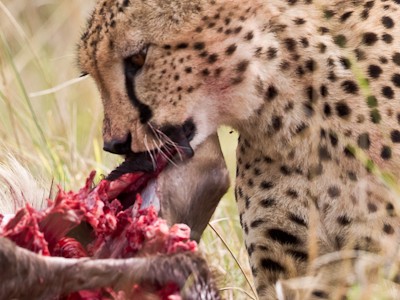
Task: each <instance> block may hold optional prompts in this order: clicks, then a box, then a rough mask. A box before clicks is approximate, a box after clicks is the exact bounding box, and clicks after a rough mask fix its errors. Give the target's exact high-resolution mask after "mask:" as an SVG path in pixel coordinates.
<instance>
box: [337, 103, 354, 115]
mask: <svg viewBox="0 0 400 300" xmlns="http://www.w3.org/2000/svg"><path fill="white" fill-rule="evenodd" d="M336 112H337V114H338V116H339V117H341V118H346V117H348V116H349V115H350V114H351V109H350V107H349V106H348V105H347V103H345V102H342V101H341V102H338V103H336Z"/></svg>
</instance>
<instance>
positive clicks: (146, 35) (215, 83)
mask: <svg viewBox="0 0 400 300" xmlns="http://www.w3.org/2000/svg"><path fill="white" fill-rule="evenodd" d="M260 2H262V1H260ZM257 3H258V1H243V0H229V1H228V0H219V1H214V0H195V1H193V0H190V1H189V0H185V1H177V0H130V1H129V0H101V1H99V2H98V3H97V6H96V8H95V10H94V12H93V14H92V16H91V18H90V20H89V22H88V28H87V29H86V31H85V33H84V34H83V36H82V38H81V41H80V44H79V52H78V57H79V59H78V60H79V65H80V67H81V69H82V71H83V72H84V73H87V74H90V75H91V76H92V77H93V79H94V80H95V82H96V84H97V86H98V89H99V91H100V93H101V98H102V101H103V106H104V127H103V136H104V145H105V150H108V151H111V152H115V153H119V154H125V153H126V152H127V151H133V152H142V151H146V150H149V149H155V148H157V147H159V146H160V145H161V146H162V144H165V143H168V139H172V140H173V142H175V143H176V144H178V145H180V146H182V147H184V148H186V149H189V148H190V149H191V147H192V148H196V147H197V146H198V145H200V144H201V143H202V142H203V141H204V140H205V139H206V138H207V136H209V135H210V134H212V133H214V132H215V131H216V130H217V128H218V127H219V126H220V125H222V124H226V125H230V126H234V127H235V126H239V125H240V123H241V122H243V121H244V120H246V119H247V118H248V117H249V116H251V115H252V114H254V113H255V111H256V110H257V109H258V108H259V107H260V105H261V104H262V97H260V93H261V92H262V90H263V88H262V82H263V81H265V77H266V76H271V74H268V72H266V70H265V69H263V68H261V67H260V66H261V65H262V61H263V60H265V58H264V57H262V55H261V54H262V53H263V52H264V53H265V51H266V47H264V46H265V45H264V44H263V43H264V41H265V40H266V39H267V38H266V37H265V34H263V32H264V31H265V27H266V26H267V24H265V23H264V22H265V20H264V19H263V18H262V17H260V18H257V14H258V13H260V12H259V9H260V7H261V4H257ZM270 44H271V39H270V41H269V45H270ZM189 141H190V145H189ZM187 152H188V153H190V150H188V151H187Z"/></svg>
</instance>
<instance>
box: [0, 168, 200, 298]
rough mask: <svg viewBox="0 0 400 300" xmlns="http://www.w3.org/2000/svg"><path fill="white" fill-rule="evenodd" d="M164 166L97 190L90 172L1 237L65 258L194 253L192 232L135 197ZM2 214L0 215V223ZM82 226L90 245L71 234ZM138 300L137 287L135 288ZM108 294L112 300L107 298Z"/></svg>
mask: <svg viewBox="0 0 400 300" xmlns="http://www.w3.org/2000/svg"><path fill="white" fill-rule="evenodd" d="M163 164H164V166H165V164H166V162H165V161H164V162H163V161H161V164H158V166H159V168H158V169H157V170H155V171H154V172H152V173H145V172H136V173H127V174H123V175H122V176H120V177H118V178H117V179H116V180H113V181H109V180H102V181H101V182H100V183H99V184H98V185H97V186H96V187H95V188H92V186H93V179H94V176H95V173H94V172H92V174H91V175H90V177H89V178H88V179H87V181H86V184H85V186H84V187H83V188H82V189H81V190H80V191H78V192H77V193H75V192H65V191H63V190H62V189H61V188H59V192H58V194H57V196H56V198H55V199H54V201H51V200H49V201H48V208H46V209H44V210H42V211H37V210H35V209H33V208H32V207H30V206H29V205H27V206H26V207H25V208H23V209H21V210H20V211H18V212H17V213H16V215H15V217H14V218H13V219H11V220H10V221H9V222H8V223H7V224H6V225H4V226H3V227H1V228H0V237H7V238H9V239H10V240H12V241H14V242H15V243H16V244H17V245H19V246H20V247H23V248H26V249H29V250H31V251H33V252H36V253H38V254H42V255H51V256H61V257H65V258H81V257H86V256H90V257H93V258H128V257H138V256H149V255H155V254H160V253H163V254H172V253H177V252H184V251H196V250H197V244H196V242H194V241H191V240H190V228H189V227H188V226H186V225H184V224H176V225H174V226H172V227H171V228H169V226H168V225H167V223H166V221H165V220H163V219H161V218H159V217H158V213H157V211H156V209H155V208H154V207H153V206H150V207H147V208H141V204H142V199H141V197H140V194H138V193H139V192H140V191H141V189H142V188H143V187H144V186H146V184H147V182H148V181H149V180H150V179H152V178H154V177H156V176H157V174H158V173H159V172H160V171H161V170H162V168H163V167H164V166H163ZM122 194H123V195H124V198H126V197H127V195H128V196H129V197H128V198H130V199H129V200H130V201H131V203H132V204H133V205H131V206H130V207H128V208H127V209H124V208H123V205H122V204H121V203H120V201H119V199H118V197H119V196H120V195H122ZM1 218H2V216H1V215H0V221H1ZM0 224H1V222H0ZM82 224H88V227H89V228H90V232H89V233H90V234H89V237H90V238H89V241H87V243H82V242H81V241H78V239H76V238H73V237H71V236H69V234H70V233H71V232H72V231H73V230H75V229H77V228H79V226H81V225H82ZM132 290H133V291H134V293H135V295H136V298H135V299H140V293H142V290H141V287H139V286H133V287H132ZM156 294H157V295H158V296H159V297H160V299H169V300H170V299H180V296H179V289H178V287H177V285H176V284H174V283H171V284H169V285H167V286H165V287H162V288H161V289H160V290H159V291H158V292H156ZM111 296H112V297H111ZM112 298H114V299H117V298H118V295H117V293H116V292H114V291H112V290H111V289H107V288H104V289H103V290H97V291H81V292H78V293H74V294H72V295H69V296H67V297H66V298H65V299H68V300H83V299H93V300H94V299H99V300H103V299H112Z"/></svg>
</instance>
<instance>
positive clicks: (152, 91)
mask: <svg viewBox="0 0 400 300" xmlns="http://www.w3.org/2000/svg"><path fill="white" fill-rule="evenodd" d="M399 15H400V1H398V0H375V1H367V0H354V1H347V0H346V1H345V0H334V1H328V0H320V1H312V0H270V1H264V0H251V1H250V0H240V1H239V0H233V1H228V0H196V1H188V0H187V1H174V0H169V1H165V0H147V1H145V0H135V1H134V0H130V1H129V0H124V1H122V0H114V1H112V0H102V1H99V2H98V4H97V6H96V9H95V11H94V13H93V16H92V17H91V19H90V21H89V24H88V29H87V31H86V32H85V34H84V35H83V36H82V41H81V43H80V47H79V62H80V66H81V68H82V70H83V71H84V72H87V73H89V74H90V75H92V76H93V78H94V79H95V80H96V82H97V84H98V86H99V88H100V91H101V93H102V98H103V103H104V107H105V127H104V137H105V140H109V139H116V138H117V139H118V138H123V137H125V136H126V135H127V134H131V135H132V137H133V138H132V144H131V149H132V150H133V151H143V150H145V145H144V141H146V140H147V139H151V134H150V133H149V129H148V127H149V124H150V125H151V126H153V127H155V128H162V127H163V126H170V125H181V124H183V123H184V122H185V121H187V120H189V119H191V120H193V121H194V123H195V125H196V135H195V137H194V139H193V141H192V146H193V147H194V148H196V147H197V146H198V145H199V144H201V143H202V142H203V141H204V140H205V139H206V138H207V137H208V136H209V135H210V134H212V133H214V132H215V131H216V129H217V128H218V126H220V125H222V124H226V125H230V126H232V127H234V128H236V129H237V130H238V132H239V133H240V138H239V145H238V149H237V179H236V198H237V201H238V207H239V212H240V220H241V224H242V227H243V230H244V233H245V241H246V248H247V250H248V253H249V257H250V263H251V267H252V271H253V275H254V279H255V284H256V287H257V292H258V294H259V296H260V298H262V299H274V298H275V292H274V289H273V284H274V283H275V282H276V281H277V280H279V279H285V278H292V277H296V276H301V275H304V274H305V272H306V269H307V266H308V265H309V263H310V261H311V260H312V259H313V258H315V257H314V256H315V255H317V256H319V255H323V254H326V253H331V252H334V251H338V250H346V249H360V250H366V251H371V252H374V253H379V254H382V255H386V256H390V255H395V254H396V253H395V251H396V249H397V248H396V247H397V244H398V240H399V238H400V230H399V216H398V204H397V201H396V197H397V192H396V188H393V186H395V187H396V186H397V185H398V184H399V179H398V178H399V175H400V174H399V173H400V48H399V43H400V21H399V18H398V16H399ZM143 48H145V49H147V57H146V61H145V64H144V65H143V67H142V68H141V69H140V70H138V71H137V72H136V73H135V74H134V75H135V76H134V77H133V79H132V80H130V81H127V80H126V78H127V77H129V76H128V75H129V74H128V75H127V73H126V68H125V67H124V64H125V63H126V59H129V57H131V56H132V55H135V54H136V53H138V52H139V51H140V50H142V49H143ZM130 88H133V91H134V93H133V94H134V97H133V96H132V95H129V92H127V89H128V90H129V89H130ZM131 94H132V93H131ZM132 98H133V99H132ZM388 183H391V184H392V187H389V186H388ZM311 235H312V236H313V237H314V239H311V238H310V236H311ZM315 239H316V241H317V242H315ZM311 246H313V247H316V249H317V250H315V249H313V251H311V248H312V247H311ZM315 295H317V296H315ZM315 295H314V296H315V297H317V298H318V297H319V296H320V295H323V296H321V297H319V298H329V294H327V292H321V291H316V292H315ZM318 295H319V296H318Z"/></svg>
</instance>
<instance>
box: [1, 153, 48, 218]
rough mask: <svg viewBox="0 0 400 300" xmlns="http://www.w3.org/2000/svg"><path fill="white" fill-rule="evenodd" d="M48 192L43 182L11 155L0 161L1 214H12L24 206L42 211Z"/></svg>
mask: <svg viewBox="0 0 400 300" xmlns="http://www.w3.org/2000/svg"><path fill="white" fill-rule="evenodd" d="M49 192H50V188H47V189H46V188H45V187H44V180H43V179H41V178H36V177H35V176H33V175H32V173H31V172H30V171H29V169H28V168H27V167H26V166H24V165H23V164H22V163H20V162H19V161H18V160H17V159H16V158H15V157H14V156H13V155H12V154H9V155H6V159H5V160H4V161H0V213H1V214H3V215H7V214H14V213H16V212H17V211H18V210H19V209H21V208H22V207H25V205H26V204H29V205H30V206H32V207H33V208H35V209H38V210H40V209H43V208H44V207H45V206H46V199H47V198H48V196H49Z"/></svg>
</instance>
